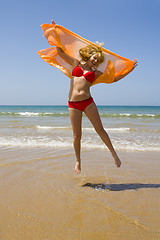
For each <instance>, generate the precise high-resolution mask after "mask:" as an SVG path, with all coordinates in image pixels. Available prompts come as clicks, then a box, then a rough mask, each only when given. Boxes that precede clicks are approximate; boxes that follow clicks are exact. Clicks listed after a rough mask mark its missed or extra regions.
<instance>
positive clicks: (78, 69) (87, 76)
mask: <svg viewBox="0 0 160 240" xmlns="http://www.w3.org/2000/svg"><path fill="white" fill-rule="evenodd" d="M72 76H75V77H81V76H84V77H85V79H86V80H87V81H88V82H90V83H92V82H93V81H94V79H95V72H86V73H84V74H83V69H82V68H81V67H80V66H77V67H75V68H74V69H73V72H72Z"/></svg>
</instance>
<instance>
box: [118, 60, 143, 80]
mask: <svg viewBox="0 0 160 240" xmlns="http://www.w3.org/2000/svg"><path fill="white" fill-rule="evenodd" d="M133 61H134V66H133V68H132V69H131V70H130V71H129V72H127V73H126V74H124V75H121V76H118V77H115V79H114V82H118V81H119V80H121V79H122V78H124V77H125V76H127V75H128V74H129V73H130V72H132V71H133V69H135V67H137V65H138V63H137V59H134V60H133Z"/></svg>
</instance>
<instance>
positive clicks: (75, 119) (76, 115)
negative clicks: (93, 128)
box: [69, 108, 82, 174]
mask: <svg viewBox="0 0 160 240" xmlns="http://www.w3.org/2000/svg"><path fill="white" fill-rule="evenodd" d="M69 116H70V120H71V124H72V129H73V138H74V139H73V145H74V150H75V154H76V159H77V161H76V165H75V172H76V173H78V174H79V173H80V172H81V157H80V151H81V135H82V127H81V125H82V111H80V110H77V109H74V108H69Z"/></svg>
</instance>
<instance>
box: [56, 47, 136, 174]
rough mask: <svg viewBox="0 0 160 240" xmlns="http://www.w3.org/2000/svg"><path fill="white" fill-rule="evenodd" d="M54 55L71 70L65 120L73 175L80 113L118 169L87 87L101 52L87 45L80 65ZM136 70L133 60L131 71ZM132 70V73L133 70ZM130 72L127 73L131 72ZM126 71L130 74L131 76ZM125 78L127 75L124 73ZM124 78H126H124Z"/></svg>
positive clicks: (96, 73) (77, 169)
mask: <svg viewBox="0 0 160 240" xmlns="http://www.w3.org/2000/svg"><path fill="white" fill-rule="evenodd" d="M57 51H58V54H59V55H60V56H61V57H62V58H63V59H64V60H65V61H67V62H68V63H69V64H70V65H71V66H72V67H73V71H72V78H71V84H70V91H69V97H68V106H69V116H70V120H71V124H72V129H73V137H74V141H73V143H74V150H75V155H76V165H75V172H76V173H77V174H80V172H81V156H80V150H81V133H82V125H81V124H82V113H83V112H84V113H85V114H86V116H87V117H88V119H89V120H90V121H91V123H92V125H93V127H94V128H95V130H96V132H97V133H98V134H99V136H100V137H101V139H102V141H103V142H104V143H105V145H106V146H107V147H108V149H109V150H110V152H111V154H112V156H113V158H114V161H115V164H116V166H117V167H120V166H121V161H120V159H119V157H118V155H117V153H116V151H115V149H114V147H113V145H112V143H111V141H110V138H109V136H108V134H107V133H106V131H105V130H104V128H103V125H102V122H101V119H100V116H99V113H98V109H97V107H96V104H95V103H94V101H93V98H92V97H91V94H90V87H91V84H92V82H93V81H95V80H96V79H97V78H98V77H99V76H100V75H101V74H102V72H100V71H97V70H96V68H97V67H98V65H99V64H100V63H102V62H103V61H104V57H103V53H102V49H101V47H100V46H97V47H95V46H92V45H88V46H86V47H85V48H82V49H80V50H79V54H80V57H81V60H82V61H78V60H77V59H74V58H72V57H71V56H69V55H67V54H66V53H65V52H64V51H63V50H62V49H61V48H59V47H57ZM136 66H137V60H134V67H133V69H134V68H135V67H136ZM133 69H132V70H133ZM132 70H131V71H132ZM131 71H130V72H131ZM127 74H128V73H127ZM127 74H126V75H127ZM124 76H125V75H123V76H119V77H117V78H115V79H114V81H115V82H116V81H119V80H120V79H121V78H123V77H124Z"/></svg>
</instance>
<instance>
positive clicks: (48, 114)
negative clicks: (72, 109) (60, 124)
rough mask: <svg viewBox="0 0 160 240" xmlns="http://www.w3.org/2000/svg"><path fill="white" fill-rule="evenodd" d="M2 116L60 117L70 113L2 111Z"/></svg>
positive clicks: (0, 113)
mask: <svg viewBox="0 0 160 240" xmlns="http://www.w3.org/2000/svg"><path fill="white" fill-rule="evenodd" d="M0 116H13V117H14V116H22V117H47V116H51V117H53V116H54V117H56V116H57V117H59V116H67V117H68V116H69V113H65V112H61V113H49V112H0Z"/></svg>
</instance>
